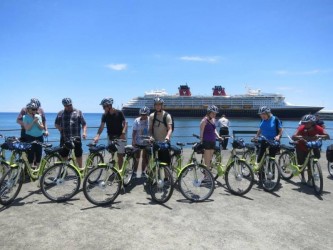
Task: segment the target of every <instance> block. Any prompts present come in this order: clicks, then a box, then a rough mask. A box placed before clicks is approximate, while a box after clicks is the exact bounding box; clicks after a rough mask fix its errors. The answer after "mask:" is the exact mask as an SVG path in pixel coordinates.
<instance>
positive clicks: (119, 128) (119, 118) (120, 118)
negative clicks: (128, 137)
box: [102, 109, 125, 138]
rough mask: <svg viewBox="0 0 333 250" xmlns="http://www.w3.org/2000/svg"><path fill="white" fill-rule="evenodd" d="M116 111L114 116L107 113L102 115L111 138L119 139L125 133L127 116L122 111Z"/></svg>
mask: <svg viewBox="0 0 333 250" xmlns="http://www.w3.org/2000/svg"><path fill="white" fill-rule="evenodd" d="M114 111H115V112H114V113H112V114H110V113H107V114H103V115H102V122H103V123H105V124H106V129H107V133H108V136H109V138H112V137H119V136H121V134H122V133H123V122H124V121H125V116H124V114H123V112H121V111H120V110H117V109H115V110H114Z"/></svg>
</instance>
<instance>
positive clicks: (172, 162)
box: [170, 154, 178, 183]
mask: <svg viewBox="0 0 333 250" xmlns="http://www.w3.org/2000/svg"><path fill="white" fill-rule="evenodd" d="M170 159H171V160H170V169H171V174H172V178H173V180H174V182H175V183H176V182H177V179H178V170H177V163H178V156H177V155H175V154H172V155H171V158H170Z"/></svg>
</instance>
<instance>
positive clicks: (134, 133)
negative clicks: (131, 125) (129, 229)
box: [132, 129, 137, 147]
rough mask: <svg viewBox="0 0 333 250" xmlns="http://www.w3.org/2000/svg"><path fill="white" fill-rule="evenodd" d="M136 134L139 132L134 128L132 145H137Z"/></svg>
mask: <svg viewBox="0 0 333 250" xmlns="http://www.w3.org/2000/svg"><path fill="white" fill-rule="evenodd" d="M136 134H137V131H136V130H134V129H133V131H132V146H133V147H135V145H136Z"/></svg>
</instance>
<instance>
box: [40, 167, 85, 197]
mask: <svg viewBox="0 0 333 250" xmlns="http://www.w3.org/2000/svg"><path fill="white" fill-rule="evenodd" d="M80 184H81V180H80V176H79V173H78V172H77V170H76V169H75V168H74V167H73V166H71V165H66V164H64V163H57V164H55V165H53V166H51V167H49V168H48V169H47V170H46V171H45V172H44V173H43V175H42V177H41V179H40V187H41V190H42V193H43V194H44V195H45V197H46V198H48V199H49V200H51V201H56V202H62V201H66V200H69V199H70V198H72V197H73V196H74V195H75V194H76V193H77V192H78V191H79V188H80Z"/></svg>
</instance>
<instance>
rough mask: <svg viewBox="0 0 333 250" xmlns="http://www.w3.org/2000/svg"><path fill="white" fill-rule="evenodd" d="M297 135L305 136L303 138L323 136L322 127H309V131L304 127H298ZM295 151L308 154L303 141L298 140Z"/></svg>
mask: <svg viewBox="0 0 333 250" xmlns="http://www.w3.org/2000/svg"><path fill="white" fill-rule="evenodd" d="M296 134H297V135H301V136H305V137H313V136H315V135H324V129H323V128H322V127H320V126H319V125H314V126H313V127H311V129H307V128H305V125H301V126H299V127H298V129H297V132H296ZM296 147H297V149H298V150H301V151H304V152H308V151H309V150H308V148H307V147H306V142H304V141H303V140H300V141H299V142H298V143H297V146H296Z"/></svg>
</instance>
